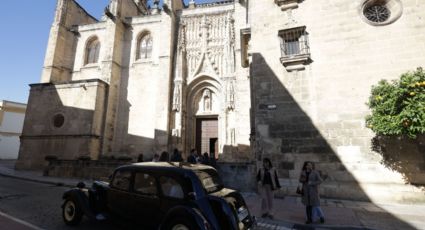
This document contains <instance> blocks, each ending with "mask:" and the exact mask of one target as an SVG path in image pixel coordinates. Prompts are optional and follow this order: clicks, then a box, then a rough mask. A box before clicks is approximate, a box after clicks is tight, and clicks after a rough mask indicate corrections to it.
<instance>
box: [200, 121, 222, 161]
mask: <svg viewBox="0 0 425 230" xmlns="http://www.w3.org/2000/svg"><path fill="white" fill-rule="evenodd" d="M196 151H198V153H202V154H203V153H205V152H207V153H208V155H209V156H212V155H213V156H215V157H216V158H217V156H218V119H217V117H208V118H202V117H199V118H196Z"/></svg>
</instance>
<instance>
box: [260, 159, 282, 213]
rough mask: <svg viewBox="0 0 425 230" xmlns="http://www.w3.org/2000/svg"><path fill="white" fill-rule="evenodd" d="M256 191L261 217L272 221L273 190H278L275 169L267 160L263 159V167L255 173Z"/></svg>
mask: <svg viewBox="0 0 425 230" xmlns="http://www.w3.org/2000/svg"><path fill="white" fill-rule="evenodd" d="M257 182H258V190H259V191H260V193H261V211H262V213H263V214H262V215H261V217H263V218H266V217H269V218H270V219H273V214H272V213H273V198H274V190H276V189H279V188H280V183H279V179H278V176H277V171H276V169H274V168H273V165H272V162H271V161H270V159H269V158H264V159H263V167H262V168H260V170H258V173H257Z"/></svg>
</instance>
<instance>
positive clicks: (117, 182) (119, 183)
mask: <svg viewBox="0 0 425 230" xmlns="http://www.w3.org/2000/svg"><path fill="white" fill-rule="evenodd" d="M130 180H131V172H130V171H117V172H116V173H115V176H114V179H113V180H112V187H114V188H117V189H120V190H125V191H128V190H129V188H130Z"/></svg>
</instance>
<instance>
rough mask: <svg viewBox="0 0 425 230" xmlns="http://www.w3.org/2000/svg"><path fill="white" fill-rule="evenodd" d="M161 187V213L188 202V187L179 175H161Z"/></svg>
mask: <svg viewBox="0 0 425 230" xmlns="http://www.w3.org/2000/svg"><path fill="white" fill-rule="evenodd" d="M159 187H160V189H161V211H162V212H161V214H165V213H167V211H168V210H170V209H171V208H173V207H175V206H177V205H185V204H186V203H187V201H186V200H185V199H186V194H187V189H186V187H187V186H186V187H185V183H184V181H182V180H180V178H179V177H174V176H171V175H162V176H160V177H159Z"/></svg>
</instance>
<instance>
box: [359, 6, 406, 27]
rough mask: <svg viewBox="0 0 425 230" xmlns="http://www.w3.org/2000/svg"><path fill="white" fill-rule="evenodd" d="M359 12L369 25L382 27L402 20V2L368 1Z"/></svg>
mask: <svg viewBox="0 0 425 230" xmlns="http://www.w3.org/2000/svg"><path fill="white" fill-rule="evenodd" d="M359 11H360V12H359V13H360V15H361V17H362V18H363V20H364V21H365V22H367V23H368V24H370V25H373V26H382V25H388V24H390V23H393V22H394V21H396V20H397V19H398V18H400V16H401V13H402V11H403V8H402V5H401V2H400V0H366V1H364V2H363V4H362V5H361V7H360V10H359Z"/></svg>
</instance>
